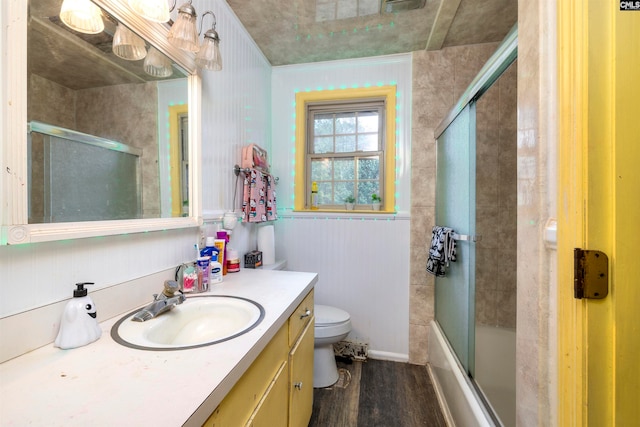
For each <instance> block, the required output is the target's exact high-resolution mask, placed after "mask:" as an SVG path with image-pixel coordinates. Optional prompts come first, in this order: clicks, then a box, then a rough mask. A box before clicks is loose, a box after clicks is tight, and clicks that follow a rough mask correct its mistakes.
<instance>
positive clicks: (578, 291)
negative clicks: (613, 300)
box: [573, 248, 609, 299]
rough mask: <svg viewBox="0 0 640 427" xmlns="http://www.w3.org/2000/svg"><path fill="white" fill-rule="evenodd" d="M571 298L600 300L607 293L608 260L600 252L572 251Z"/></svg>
mask: <svg viewBox="0 0 640 427" xmlns="http://www.w3.org/2000/svg"><path fill="white" fill-rule="evenodd" d="M573 270H574V272H573V296H574V297H575V298H577V299H582V298H593V299H602V298H604V297H606V296H607V294H608V293H609V258H608V257H607V254H605V253H604V252H600V251H590V250H583V249H580V248H575V249H574V250H573Z"/></svg>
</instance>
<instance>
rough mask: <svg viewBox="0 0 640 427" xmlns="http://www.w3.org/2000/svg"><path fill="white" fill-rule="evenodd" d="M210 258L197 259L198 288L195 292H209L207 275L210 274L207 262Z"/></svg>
mask: <svg viewBox="0 0 640 427" xmlns="http://www.w3.org/2000/svg"><path fill="white" fill-rule="evenodd" d="M210 259H211V257H208V256H201V257H200V258H198V266H197V268H198V287H197V290H196V291H195V292H206V291H208V290H209V275H210V274H211V268H210V267H209V260H210Z"/></svg>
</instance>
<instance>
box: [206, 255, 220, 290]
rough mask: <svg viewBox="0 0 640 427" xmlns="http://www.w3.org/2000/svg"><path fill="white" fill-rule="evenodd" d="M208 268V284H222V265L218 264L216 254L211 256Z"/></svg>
mask: <svg viewBox="0 0 640 427" xmlns="http://www.w3.org/2000/svg"><path fill="white" fill-rule="evenodd" d="M209 267H210V269H211V270H210V271H211V276H210V280H209V283H210V284H214V283H220V282H222V264H220V263H219V262H218V252H217V251H216V252H214V253H213V255H212V256H211V261H210V262H209Z"/></svg>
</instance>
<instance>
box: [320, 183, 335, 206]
mask: <svg viewBox="0 0 640 427" xmlns="http://www.w3.org/2000/svg"><path fill="white" fill-rule="evenodd" d="M331 190H332V189H331V182H319V183H318V204H319V205H330V204H331V203H333V192H332V191H331Z"/></svg>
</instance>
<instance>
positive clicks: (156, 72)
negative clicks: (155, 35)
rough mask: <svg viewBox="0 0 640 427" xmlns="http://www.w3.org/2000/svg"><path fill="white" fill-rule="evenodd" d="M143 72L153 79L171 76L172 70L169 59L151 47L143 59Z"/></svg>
mask: <svg viewBox="0 0 640 427" xmlns="http://www.w3.org/2000/svg"><path fill="white" fill-rule="evenodd" d="M144 72H145V73H147V74H149V75H150V76H154V77H169V76H171V75H172V74H173V68H172V67H171V61H169V58H167V57H166V56H164V55H163V54H162V53H160V51H158V49H156V48H155V47H153V46H151V48H150V49H149V53H147V57H146V58H145V59H144Z"/></svg>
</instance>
